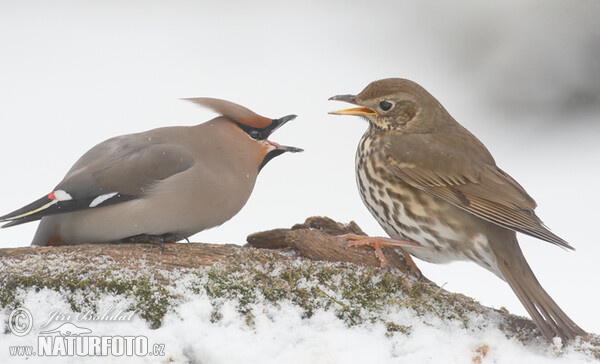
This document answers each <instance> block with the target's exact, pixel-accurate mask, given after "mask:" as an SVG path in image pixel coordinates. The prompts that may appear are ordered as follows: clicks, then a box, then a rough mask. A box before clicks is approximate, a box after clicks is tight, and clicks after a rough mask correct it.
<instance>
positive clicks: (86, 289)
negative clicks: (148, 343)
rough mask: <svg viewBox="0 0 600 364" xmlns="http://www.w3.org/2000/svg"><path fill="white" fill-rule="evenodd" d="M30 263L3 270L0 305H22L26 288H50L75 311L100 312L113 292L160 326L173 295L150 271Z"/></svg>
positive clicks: (152, 324)
mask: <svg viewBox="0 0 600 364" xmlns="http://www.w3.org/2000/svg"><path fill="white" fill-rule="evenodd" d="M36 263H37V264H27V265H21V266H19V267H14V268H13V269H9V268H7V267H4V269H3V270H2V271H1V272H0V279H1V281H0V308H3V309H6V308H7V309H14V308H16V307H18V306H19V305H21V304H22V302H21V298H20V294H19V293H21V292H23V291H24V290H28V289H33V290H35V291H39V290H41V289H50V290H54V291H56V292H59V293H60V294H61V295H62V296H63V297H64V298H65V300H66V301H67V302H68V303H69V304H70V306H71V309H72V310H73V312H83V311H88V310H91V311H92V312H94V313H97V307H96V305H97V303H98V301H99V300H100V298H101V297H102V296H103V295H104V294H106V293H110V294H113V295H120V296H123V297H126V298H129V299H132V301H133V302H134V303H133V304H132V305H131V307H129V310H132V311H135V312H136V313H137V314H138V315H139V316H140V317H142V318H144V319H145V320H146V321H148V323H149V324H150V325H151V326H152V327H153V328H157V327H159V326H160V324H161V322H162V319H163V317H164V315H165V314H166V313H167V311H168V309H169V306H170V301H171V298H172V297H171V295H170V294H169V293H168V291H167V290H166V289H165V288H164V287H163V286H162V285H160V284H158V283H156V282H155V281H154V280H153V278H152V277H151V276H149V275H148V274H143V273H138V274H134V273H133V272H130V271H126V270H123V269H121V268H119V267H117V266H111V265H109V266H107V267H104V268H102V269H100V270H95V271H92V270H91V269H88V268H86V267H82V266H77V265H73V266H67V267H66V268H64V269H60V270H59V269H54V271H53V268H56V267H52V266H51V265H50V264H51V263H47V264H39V262H36Z"/></svg>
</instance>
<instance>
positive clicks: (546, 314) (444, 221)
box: [331, 78, 586, 340]
mask: <svg viewBox="0 0 600 364" xmlns="http://www.w3.org/2000/svg"><path fill="white" fill-rule="evenodd" d="M331 100H341V101H346V102H350V103H353V104H356V105H357V106H358V107H355V108H352V109H346V110H340V111H337V112H332V114H338V115H360V116H363V117H365V118H366V119H367V120H368V121H369V129H368V130H367V132H366V133H365V134H364V135H363V137H362V139H361V141H360V144H359V146H358V150H357V153H356V177H357V183H358V187H359V191H360V194H361V197H362V199H363V202H364V203H365V205H366V206H367V208H368V209H369V211H370V212H371V213H372V214H373V216H374V217H375V218H376V219H377V221H378V222H379V224H380V225H381V226H382V227H383V229H384V230H385V231H386V232H387V233H388V234H389V235H390V237H392V238H393V239H401V240H407V241H409V242H412V243H418V244H420V245H421V247H416V248H415V247H410V246H405V247H403V249H404V250H406V251H408V252H409V253H410V254H412V255H414V256H415V257H417V258H419V259H423V260H425V261H428V262H433V263H443V262H448V261H452V260H471V261H473V262H475V263H477V264H479V265H481V266H482V267H484V268H486V269H488V270H490V271H492V272H493V273H495V274H496V275H498V276H499V277H500V278H502V279H504V280H505V281H506V282H507V283H508V284H509V285H510V287H511V288H512V289H513V291H514V292H515V294H516V295H517V297H518V298H519V300H520V301H521V302H522V304H523V305H524V306H525V308H526V309H527V312H529V314H530V315H531V317H532V319H533V320H534V322H535V323H536V325H537V326H538V328H539V329H540V331H541V333H542V334H543V335H544V336H545V337H546V338H547V339H549V340H550V339H551V338H552V337H554V336H560V337H561V338H562V339H563V340H571V339H573V338H575V337H576V336H577V335H586V332H585V331H584V330H582V329H581V328H580V327H579V326H577V325H576V324H575V323H574V322H573V321H572V320H571V319H570V318H569V317H568V316H567V315H566V314H565V313H564V312H563V311H562V310H561V309H560V307H558V305H557V304H556V303H555V302H554V301H553V300H552V298H550V296H549V295H548V294H547V293H546V292H545V291H544V289H543V288H542V286H541V285H540V284H539V282H538V281H537V279H536V277H535V275H534V274H533V272H532V271H531V268H530V267H529V265H528V264H527V261H526V260H525V257H524V256H523V253H522V252H521V249H520V247H519V244H518V242H517V238H516V233H515V232H516V231H518V232H522V233H524V234H528V235H531V236H534V237H536V238H539V239H542V240H545V241H548V242H550V243H553V244H556V245H559V246H562V247H565V248H568V249H573V248H572V247H571V246H570V245H569V244H568V243H567V242H566V241H565V240H563V239H561V238H560V237H558V236H557V235H555V234H554V233H552V232H551V231H549V230H548V229H547V228H546V227H545V226H544V225H543V223H542V221H541V220H540V219H539V218H538V217H537V216H536V214H535V212H534V209H535V207H536V203H535V201H534V200H533V199H532V198H531V197H530V196H529V195H528V194H527V192H525V190H524V189H523V187H521V185H519V184H518V183H517V182H516V181H515V180H514V179H513V178H512V177H510V176H509V175H508V174H507V173H506V172H504V171H502V170H501V169H500V168H498V166H496V163H495V161H494V159H493V158H492V156H491V154H490V153H489V151H488V150H487V149H486V148H485V146H484V145H483V144H482V143H481V142H480V141H479V140H478V139H477V138H476V137H475V136H473V135H472V134H471V133H470V132H469V131H468V130H466V129H465V128H464V127H462V126H461V125H460V124H459V123H457V122H456V121H455V120H454V119H453V118H452V116H450V114H448V112H447V111H446V110H445V109H444V107H443V106H442V105H441V104H440V103H439V102H438V101H437V100H436V99H435V98H434V97H433V96H432V95H431V94H429V93H428V92H427V91H426V90H425V89H424V88H422V87H421V86H419V85H418V84H416V83H414V82H412V81H409V80H405V79H399V78H392V79H385V80H380V81H375V82H373V83H371V84H369V85H368V86H367V87H366V88H365V89H364V90H363V91H362V92H361V93H359V94H358V95H356V96H354V95H339V96H334V97H332V98H331ZM384 245H385V244H384Z"/></svg>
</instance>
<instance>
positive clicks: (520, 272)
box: [491, 236, 587, 342]
mask: <svg viewBox="0 0 600 364" xmlns="http://www.w3.org/2000/svg"><path fill="white" fill-rule="evenodd" d="M491 246H492V250H493V251H494V253H495V254H496V258H497V263H498V268H499V270H500V272H501V273H502V275H503V276H504V278H505V279H506V281H507V282H508V284H509V285H510V287H511V288H512V290H513V291H514V292H515V294H516V295H517V297H518V298H519V301H521V303H522V304H523V306H525V309H526V310H527V312H528V313H529V315H530V316H531V318H532V319H533V322H535V324H536V326H537V327H538V329H539V330H540V332H541V333H542V335H544V337H545V338H546V339H548V340H550V341H551V340H552V338H554V337H555V336H559V337H560V338H562V340H563V342H567V341H570V340H573V339H575V338H576V337H577V336H586V335H587V333H586V332H585V331H584V330H583V329H582V328H580V327H579V326H577V324H576V323H575V322H573V320H571V319H570V318H569V316H567V314H566V313H564V311H563V310H561V308H560V307H559V306H558V305H557V304H556V302H554V300H553V299H552V298H551V297H550V296H549V295H548V293H546V291H545V290H544V288H542V286H541V284H540V283H539V282H538V280H537V278H536V277H535V275H534V274H533V271H532V270H531V268H530V267H529V264H527V261H526V260H525V257H524V256H523V252H522V251H521V248H520V247H519V243H518V242H517V239H516V237H515V236H512V238H511V239H510V241H503V242H501V243H498V244H491Z"/></svg>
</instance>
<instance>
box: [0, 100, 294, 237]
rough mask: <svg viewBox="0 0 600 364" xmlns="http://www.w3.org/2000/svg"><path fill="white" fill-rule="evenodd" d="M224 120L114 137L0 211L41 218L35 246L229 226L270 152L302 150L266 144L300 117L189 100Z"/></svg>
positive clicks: (21, 218) (20, 219)
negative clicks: (45, 189) (39, 193)
mask: <svg viewBox="0 0 600 364" xmlns="http://www.w3.org/2000/svg"><path fill="white" fill-rule="evenodd" d="M185 100H188V101H191V102H194V103H196V104H198V105H202V106H205V107H208V108H210V109H212V110H214V111H216V112H217V113H219V114H220V115H221V116H218V117H216V118H214V119H212V120H209V121H207V122H205V123H203V124H199V125H195V126H173V127H164V128H158V129H153V130H149V131H145V132H141V133H136V134H129V135H122V136H118V137H114V138H111V139H108V140H106V141H104V142H102V143H100V144H98V145H96V146H95V147H93V148H92V149H90V150H89V151H88V152H87V153H85V154H84V155H83V156H82V157H81V158H80V159H79V160H78V161H77V162H76V163H75V165H74V166H73V167H72V168H71V169H70V170H69V172H68V173H67V175H66V176H65V178H64V179H63V180H62V181H61V182H60V183H59V184H58V185H57V186H56V187H55V188H54V189H53V190H52V191H51V192H50V193H49V194H47V195H45V196H44V197H42V198H40V199H38V200H37V201H34V202H32V203H30V204H29V205H27V206H25V207H23V208H21V209H18V210H16V211H14V212H12V213H10V214H8V215H5V216H2V217H0V221H8V223H7V224H5V225H4V226H2V227H8V226H14V225H18V224H22V223H25V222H30V221H36V220H40V219H41V222H40V225H39V227H38V229H37V232H36V234H35V237H34V238H33V242H32V245H43V246H56V245H73V244H86V243H107V242H153V243H161V244H162V243H163V242H175V241H179V240H182V239H186V238H187V237H189V236H191V235H193V234H195V233H198V232H200V231H202V230H204V229H208V228H211V227H214V226H217V225H220V224H222V223H224V222H225V221H227V220H229V219H231V218H232V217H233V216H234V215H235V214H237V213H238V212H239V211H240V209H241V208H242V207H243V206H244V205H245V204H246V201H247V200H248V198H249V197H250V194H251V193H252V189H253V188H254V183H255V181H256V177H257V175H258V173H259V171H260V170H261V168H262V167H264V165H265V164H266V163H267V162H268V161H270V160H271V159H272V158H274V157H276V156H278V155H281V154H283V153H285V152H301V151H302V149H299V148H294V147H288V146H282V145H279V144H277V143H274V142H271V141H269V140H268V137H269V135H270V134H271V133H273V132H274V131H275V130H277V128H279V127H280V126H282V125H283V124H285V123H286V122H288V121H290V120H292V119H294V118H295V117H296V115H288V116H285V117H282V118H280V119H269V118H266V117H263V116H260V115H258V114H256V113H254V112H253V111H251V110H249V109H247V108H245V107H243V106H241V105H238V104H235V103H232V102H229V101H225V100H219V99H213V98H193V99H185Z"/></svg>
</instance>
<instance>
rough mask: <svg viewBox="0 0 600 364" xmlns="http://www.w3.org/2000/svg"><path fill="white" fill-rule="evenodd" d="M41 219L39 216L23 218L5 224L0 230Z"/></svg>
mask: <svg viewBox="0 0 600 364" xmlns="http://www.w3.org/2000/svg"><path fill="white" fill-rule="evenodd" d="M41 218H42V217H41V216H33V217H23V218H20V219H18V220H13V221H11V222H9V223H7V224H4V225H2V226H0V228H7V227H11V226H16V225H21V224H24V223H26V222H31V221H37V220H39V219H41Z"/></svg>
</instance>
